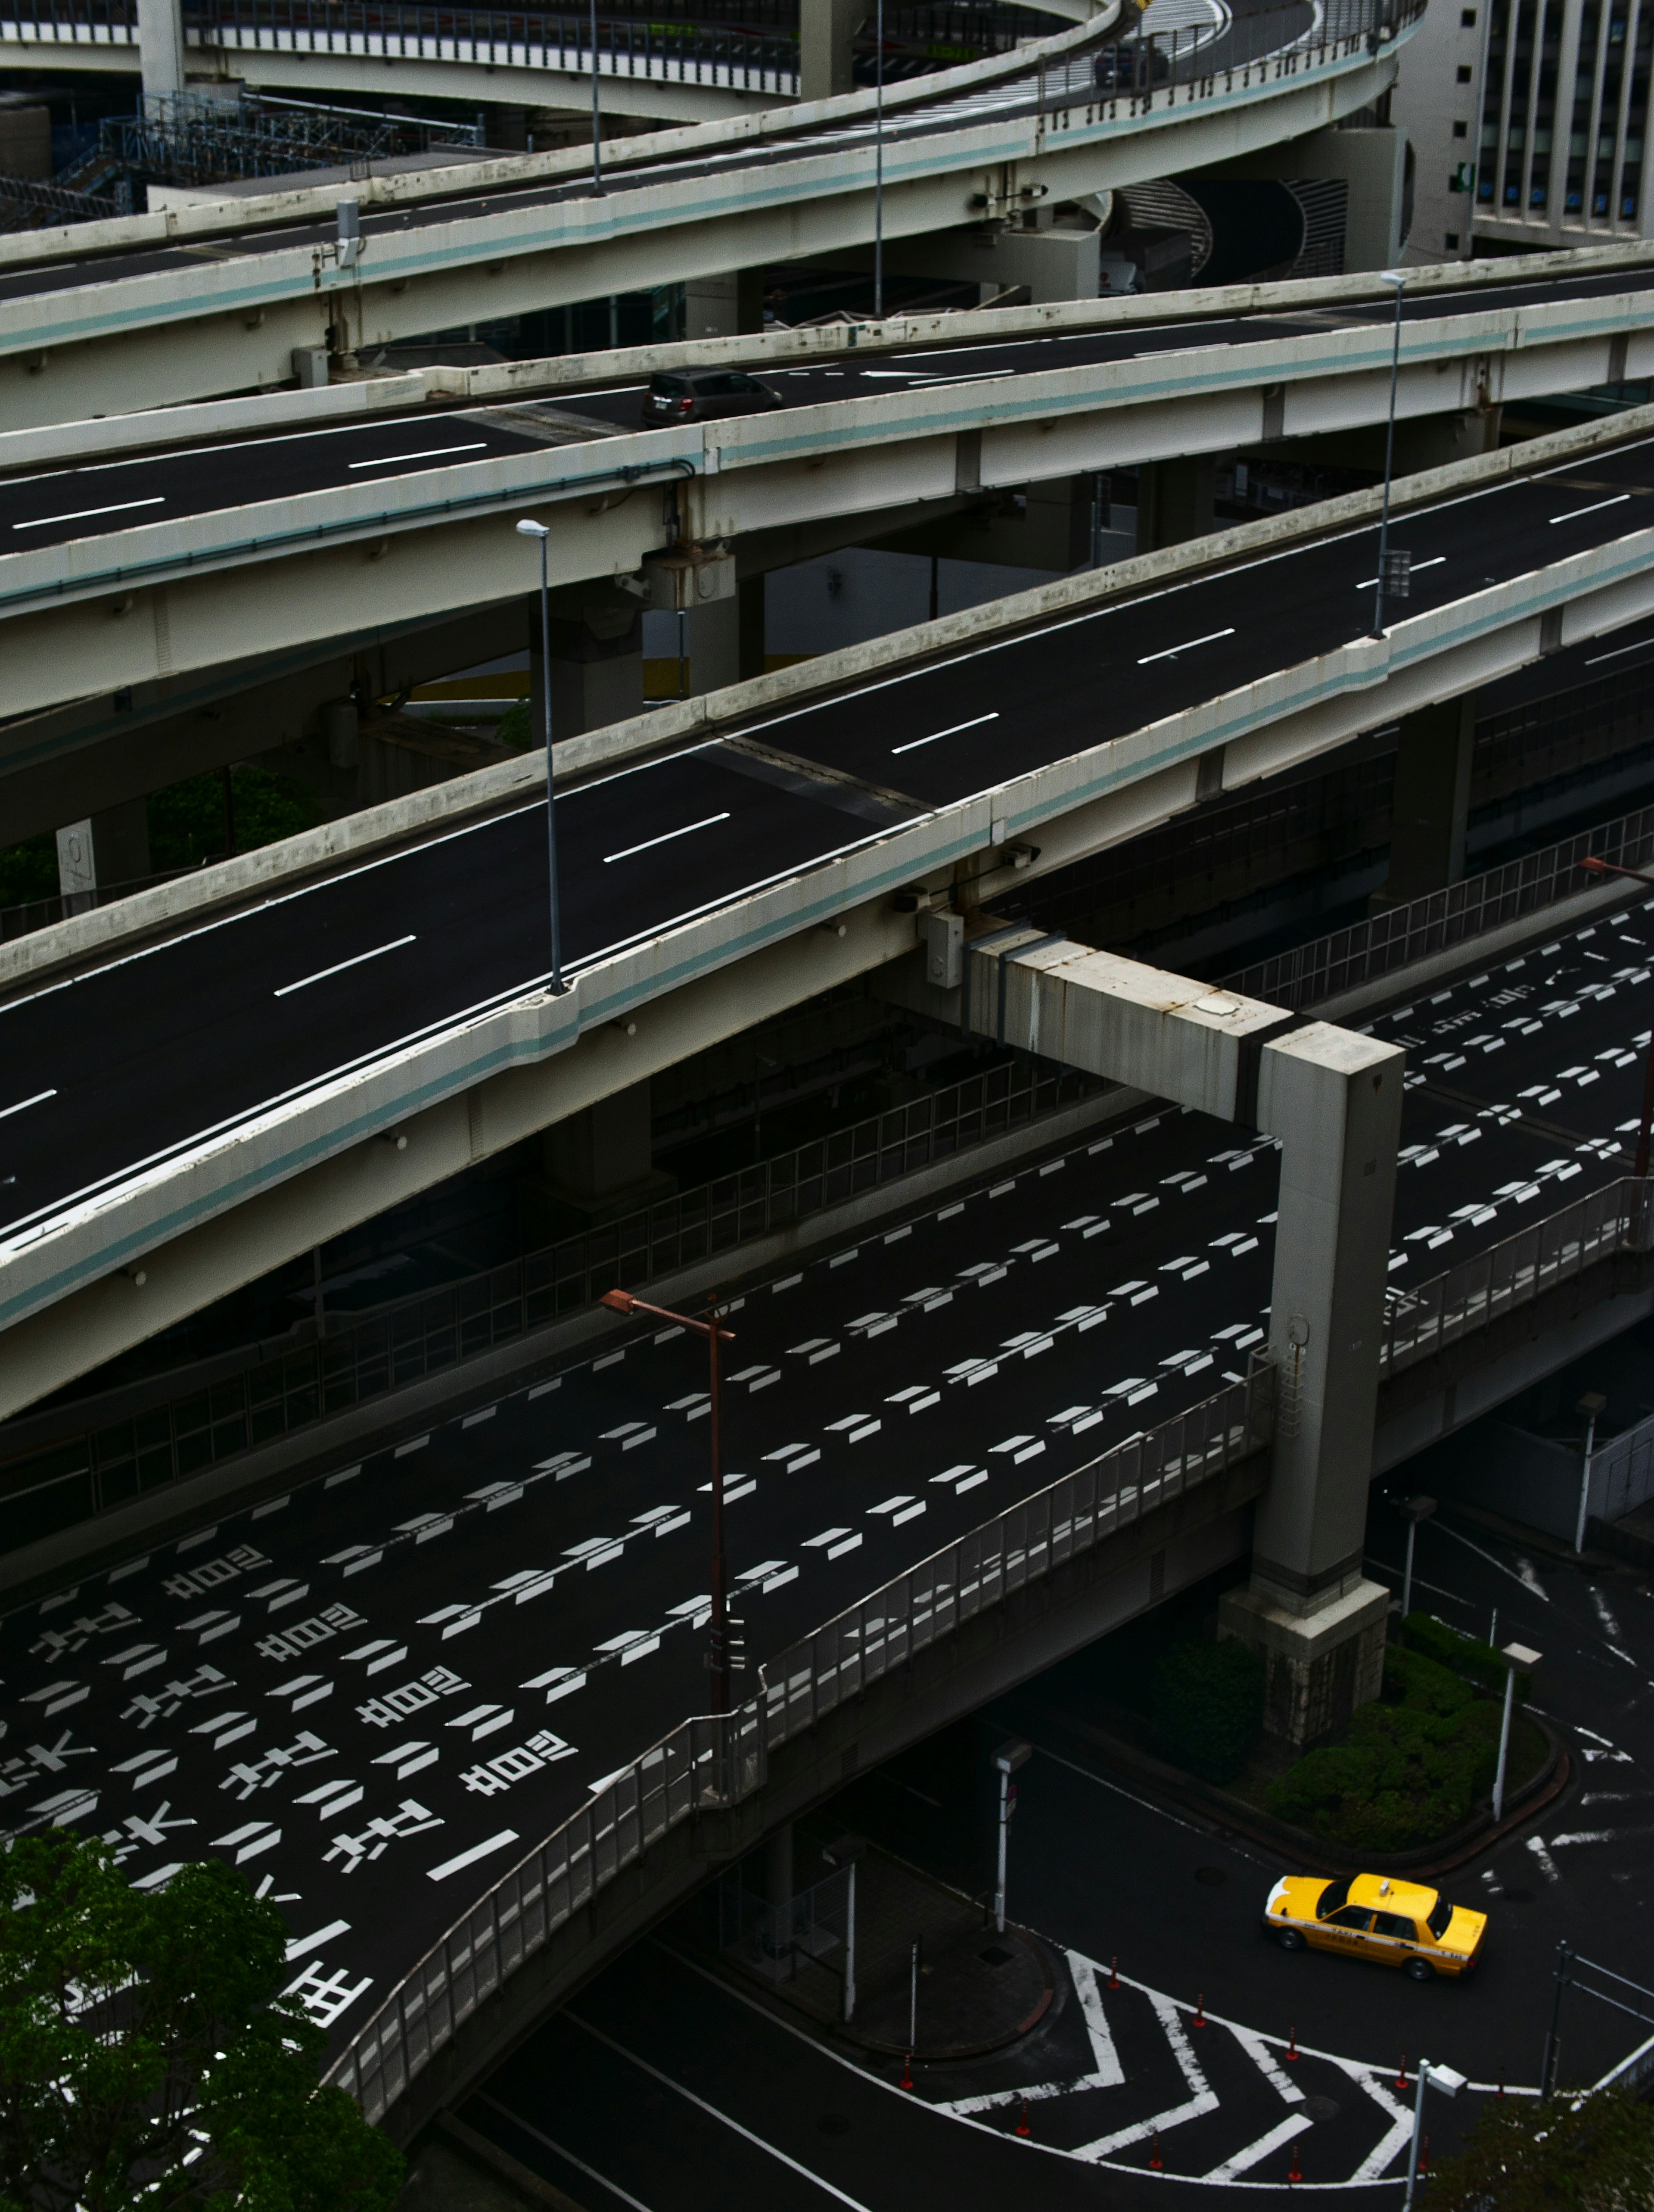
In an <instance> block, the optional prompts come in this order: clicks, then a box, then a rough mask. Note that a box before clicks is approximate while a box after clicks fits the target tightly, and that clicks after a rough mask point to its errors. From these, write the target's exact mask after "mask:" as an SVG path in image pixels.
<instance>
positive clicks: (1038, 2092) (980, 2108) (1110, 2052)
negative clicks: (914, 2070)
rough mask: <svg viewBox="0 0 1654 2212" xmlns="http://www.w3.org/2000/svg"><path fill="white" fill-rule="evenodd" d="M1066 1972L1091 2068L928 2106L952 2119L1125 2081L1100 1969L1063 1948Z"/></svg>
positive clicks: (1114, 2085)
mask: <svg viewBox="0 0 1654 2212" xmlns="http://www.w3.org/2000/svg"><path fill="white" fill-rule="evenodd" d="M1063 1957H1064V1958H1065V1959H1066V1960H1068V1963H1069V1972H1070V1973H1071V1974H1072V1975H1073V1977H1074V1988H1075V1995H1076V1996H1078V1998H1079V2000H1080V2010H1081V2014H1082V2015H1083V2016H1084V2019H1085V2023H1086V2033H1087V2034H1088V2036H1089V2038H1090V2039H1091V2071H1090V2073H1089V2074H1081V2075H1078V2076H1077V2077H1075V2076H1072V2075H1070V2076H1069V2077H1068V2078H1067V2079H1065V2080H1063V2081H1036V2082H1034V2083H1033V2085H1032V2086H1031V2087H1027V2088H1016V2089H988V2090H985V2091H983V2092H982V2093H980V2094H978V2095H977V2096H972V2097H952V2098H948V2099H945V2100H940V2101H938V2102H937V2103H936V2105H934V2106H932V2107H931V2109H932V2111H934V2112H948V2113H951V2114H953V2115H954V2118H960V2117H961V2116H968V2115H969V2114H971V2113H973V2112H993V2111H995V2110H997V2109H1003V2107H1005V2106H1011V2105H1020V2104H1021V2103H1023V2102H1025V2101H1026V2102H1027V2103H1028V2104H1030V2105H1037V2104H1040V2103H1043V2102H1044V2101H1045V2100H1047V2099H1049V2098H1051V2097H1072V2096H1076V2095H1077V2094H1078V2093H1079V2092H1080V2091H1081V2090H1082V2089H1118V2087H1120V2085H1121V2084H1122V2083H1123V2082H1124V2080H1125V2072H1124V2068H1123V2067H1122V2066H1121V2064H1120V2059H1119V2054H1118V2051H1116V2050H1115V2048H1114V2036H1113V2033H1112V2030H1111V2028H1110V2027H1109V2024H1108V2020H1107V2017H1106V2015H1105V2013H1104V2011H1103V1999H1102V1992H1101V1990H1100V1987H1099V1984H1098V1979H1097V1977H1098V1975H1099V1974H1100V1972H1101V1971H1102V1970H1101V1968H1100V1967H1099V1966H1097V1965H1096V1964H1095V1963H1094V1960H1090V1959H1088V1958H1085V1957H1083V1956H1082V1955H1081V1954H1080V1953H1079V1952H1078V1951H1065V1952H1064V1953H1063Z"/></svg>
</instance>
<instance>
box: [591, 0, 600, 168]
mask: <svg viewBox="0 0 1654 2212" xmlns="http://www.w3.org/2000/svg"><path fill="white" fill-rule="evenodd" d="M591 190H592V194H593V197H595V198H597V199H601V198H602V197H603V118H602V116H601V115H600V114H599V113H598V111H597V0H591Z"/></svg>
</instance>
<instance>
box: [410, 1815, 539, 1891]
mask: <svg viewBox="0 0 1654 2212" xmlns="http://www.w3.org/2000/svg"><path fill="white" fill-rule="evenodd" d="M517 1841H518V1834H517V1831H516V1829H515V1828H501V1829H500V1832H498V1834H496V1835H492V1836H490V1837H488V1839H487V1840H486V1841H485V1842H483V1843H480V1844H472V1845H471V1848H470V1850H468V1851H461V1852H460V1854H459V1856H458V1857H457V1858H451V1859H444V1861H443V1862H442V1864H441V1865H440V1866H433V1867H427V1868H426V1869H425V1879H426V1880H427V1881H447V1879H448V1877H449V1875H451V1874H457V1873H458V1872H459V1871H460V1869H462V1868H463V1867H468V1866H475V1865H476V1863H477V1861H478V1860H479V1859H486V1858H487V1857H489V1855H490V1854H491V1853H492V1852H494V1851H503V1850H505V1848H506V1844H514V1843H516V1842H517Z"/></svg>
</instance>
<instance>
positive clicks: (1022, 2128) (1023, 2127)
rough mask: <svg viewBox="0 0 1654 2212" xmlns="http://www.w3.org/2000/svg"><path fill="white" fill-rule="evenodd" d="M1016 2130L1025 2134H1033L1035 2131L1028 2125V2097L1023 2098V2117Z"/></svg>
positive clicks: (1022, 2134) (1020, 2133)
mask: <svg viewBox="0 0 1654 2212" xmlns="http://www.w3.org/2000/svg"><path fill="white" fill-rule="evenodd" d="M1016 2132H1017V2133H1018V2135H1020V2136H1031V2135H1032V2134H1033V2129H1032V2128H1031V2127H1030V2126H1029V2125H1028V2100H1027V2098H1026V2097H1024V2099H1023V2100H1022V2117H1021V2119H1020V2120H1019V2121H1018V2122H1017V2124H1016Z"/></svg>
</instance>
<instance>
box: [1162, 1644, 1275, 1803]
mask: <svg viewBox="0 0 1654 2212" xmlns="http://www.w3.org/2000/svg"><path fill="white" fill-rule="evenodd" d="M1262 1727H1263V1661H1262V1660H1261V1659H1260V1658H1259V1657H1258V1656H1257V1653H1256V1652H1255V1651H1249V1650H1247V1648H1246V1646H1245V1644H1236V1643H1234V1642H1233V1641H1225V1642H1223V1643H1221V1644H1174V1645H1173V1647H1172V1650H1170V1651H1168V1652H1166V1654H1165V1656H1163V1657H1162V1659H1161V1660H1160V1666H1159V1668H1158V1669H1157V1671H1156V1674H1155V1681H1154V1748H1155V1750H1156V1751H1157V1752H1158V1753H1160V1757H1161V1758H1162V1759H1169V1760H1170V1761H1171V1762H1172V1765H1174V1766H1186V1767H1187V1768H1188V1770H1189V1771H1190V1772H1191V1774H1198V1775H1199V1776H1200V1777H1201V1778H1202V1779H1203V1781H1207V1782H1227V1781H1230V1780H1231V1779H1233V1777H1234V1776H1235V1775H1237V1774H1239V1771H1240V1770H1241V1768H1242V1767H1243V1766H1244V1765H1245V1764H1246V1754H1247V1753H1248V1752H1250V1751H1251V1747H1252V1745H1253V1743H1254V1742H1255V1741H1257V1732H1258V1730H1259V1729H1261V1728H1262Z"/></svg>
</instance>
